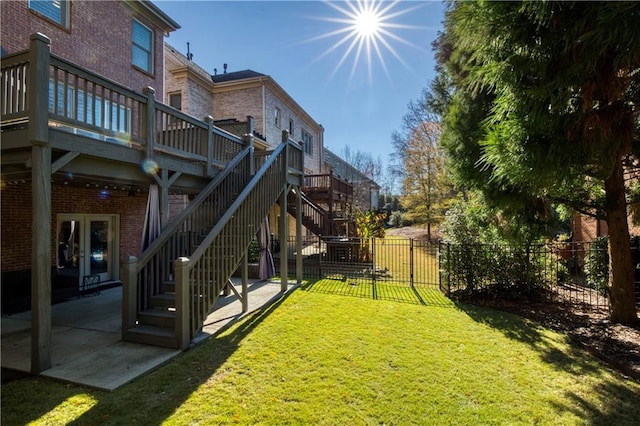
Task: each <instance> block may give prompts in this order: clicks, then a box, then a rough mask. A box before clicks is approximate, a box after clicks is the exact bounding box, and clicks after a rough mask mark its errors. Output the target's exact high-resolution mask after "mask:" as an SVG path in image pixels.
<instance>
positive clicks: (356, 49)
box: [307, 0, 423, 84]
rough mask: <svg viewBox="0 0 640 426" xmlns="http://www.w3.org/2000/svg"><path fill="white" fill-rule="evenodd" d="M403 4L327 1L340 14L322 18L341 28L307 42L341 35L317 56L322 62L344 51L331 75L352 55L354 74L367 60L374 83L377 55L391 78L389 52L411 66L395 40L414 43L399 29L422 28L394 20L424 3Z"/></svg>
mask: <svg viewBox="0 0 640 426" xmlns="http://www.w3.org/2000/svg"><path fill="white" fill-rule="evenodd" d="M399 3H400V0H395V1H386V0H347V1H344V2H335V1H328V0H325V4H327V5H328V6H330V7H331V8H332V9H334V10H335V11H336V12H338V14H337V16H334V17H320V18H318V19H320V20H323V21H327V22H331V23H335V24H337V25H338V28H337V29H334V30H330V31H328V32H326V33H324V34H322V35H320V36H317V37H314V38H312V39H310V40H307V41H316V40H319V39H325V38H332V37H337V38H338V40H337V41H335V42H334V43H333V45H331V46H330V47H329V48H328V49H327V50H326V51H325V52H324V53H323V54H322V55H320V56H319V57H318V58H316V61H318V60H320V59H322V58H324V57H326V56H327V55H329V54H331V53H333V52H335V51H337V50H338V49H342V50H343V53H342V56H341V57H340V59H339V61H338V63H337V65H336V66H335V67H334V69H333V73H332V74H331V76H330V77H329V78H330V79H331V78H332V77H333V76H334V75H335V74H336V73H337V72H338V71H339V70H340V68H342V66H343V65H344V64H345V62H347V60H348V59H349V58H350V57H353V64H352V66H351V77H352V78H353V77H354V76H355V74H356V71H357V69H358V67H359V64H361V63H362V62H364V66H366V69H367V75H368V80H369V83H370V84H372V83H373V63H374V62H375V59H376V58H377V60H378V62H379V63H380V66H381V67H382V69H383V71H384V73H385V74H386V75H387V77H388V78H389V79H390V80H391V77H390V75H389V70H388V68H387V62H386V58H385V56H387V55H386V54H391V55H392V56H393V57H394V58H395V59H396V60H398V61H399V62H400V63H402V64H403V65H404V66H405V67H406V68H410V67H409V66H408V65H407V63H406V62H405V61H404V60H403V59H402V58H401V57H400V55H399V54H398V52H397V50H396V48H395V47H394V46H393V45H392V42H396V43H401V44H405V45H410V46H413V45H412V44H411V43H410V42H408V41H407V40H405V39H404V38H402V37H400V36H399V35H397V34H396V32H397V30H401V29H418V28H419V27H414V26H410V25H403V24H398V23H395V22H394V19H396V18H397V17H399V16H401V15H405V14H407V13H409V12H411V11H414V10H416V9H417V8H419V7H422V6H423V5H421V4H418V5H416V4H415V3H413V4H412V6H410V7H408V8H403V9H398V7H397V6H398V4H399ZM413 47H416V46H413Z"/></svg>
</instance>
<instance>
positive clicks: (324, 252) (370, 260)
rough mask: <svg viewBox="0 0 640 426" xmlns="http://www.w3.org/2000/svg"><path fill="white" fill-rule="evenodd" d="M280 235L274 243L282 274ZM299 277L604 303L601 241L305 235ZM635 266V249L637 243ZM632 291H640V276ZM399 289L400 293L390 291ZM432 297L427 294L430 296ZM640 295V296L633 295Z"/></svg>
mask: <svg viewBox="0 0 640 426" xmlns="http://www.w3.org/2000/svg"><path fill="white" fill-rule="evenodd" d="M279 247H280V244H279V241H277V240H274V241H273V242H272V251H273V253H274V255H275V257H276V259H275V266H276V271H277V273H280V271H279V269H280V261H279V259H278V253H279V250H280V248H279ZM288 247H289V250H288V254H287V258H288V272H289V276H290V277H295V276H296V260H295V255H296V253H295V238H293V237H292V238H291V239H290V241H289V244H288ZM302 257H303V261H302V267H303V271H302V272H303V277H305V278H315V279H320V278H325V279H329V280H333V281H334V282H336V283H340V284H336V285H335V288H334V291H337V292H339V293H345V294H347V293H348V294H352V295H356V296H362V297H373V298H380V294H381V293H383V292H384V293H385V294H386V295H387V296H385V297H387V298H391V299H393V298H402V297H404V296H400V295H399V294H400V293H401V292H402V291H404V290H406V289H411V290H412V292H413V293H415V295H416V296H417V297H418V299H420V300H421V301H422V299H423V298H424V297H425V295H424V294H422V296H421V294H420V293H419V292H418V291H417V290H425V289H428V290H439V291H441V292H442V293H443V294H445V295H447V296H449V297H451V298H454V299H456V298H457V299H460V298H465V297H477V296H480V297H484V296H486V297H495V298H510V297H512V298H519V299H522V298H525V299H528V300H533V301H543V302H555V303H558V302H559V303H562V304H568V305H577V306H580V307H581V308H585V309H608V308H609V298H608V294H607V286H608V263H609V259H608V252H607V246H606V243H605V244H602V242H594V243H549V244H535V245H530V246H527V247H521V248H516V247H511V246H507V245H483V244H464V245H463V244H445V243H430V242H428V241H424V240H414V239H404V238H386V239H380V238H372V239H360V238H342V237H329V238H327V237H323V238H320V237H316V236H312V237H305V238H304V242H303V249H302ZM634 259H635V260H634V262H635V264H636V265H639V264H640V251H639V250H635V249H634ZM637 275H639V276H638V277H637V278H636V291H637V292H638V293H637V294H638V296H640V285H639V283H640V274H637ZM396 293H397V296H394V294H396ZM429 297H430V296H429ZM637 300H638V299H637Z"/></svg>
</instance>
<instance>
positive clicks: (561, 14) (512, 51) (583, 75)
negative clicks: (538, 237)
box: [437, 1, 640, 323]
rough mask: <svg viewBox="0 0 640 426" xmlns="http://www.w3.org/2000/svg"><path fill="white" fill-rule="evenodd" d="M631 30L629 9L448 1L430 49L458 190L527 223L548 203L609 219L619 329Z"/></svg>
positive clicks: (623, 313)
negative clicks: (434, 53)
mask: <svg viewBox="0 0 640 426" xmlns="http://www.w3.org/2000/svg"><path fill="white" fill-rule="evenodd" d="M638 22H640V3H635V2H628V3H624V2H538V1H531V2H522V3H514V2H456V3H453V4H452V5H451V6H450V9H449V10H448V11H447V14H446V19H445V32H444V33H443V34H441V36H440V38H439V40H438V44H437V46H438V49H439V50H438V55H439V56H438V59H439V61H440V63H441V65H442V68H441V70H442V73H443V74H446V78H443V79H441V81H445V82H449V83H450V84H451V87H450V88H447V86H446V85H445V84H443V85H442V86H441V87H442V88H445V89H448V90H447V91H446V93H448V94H449V95H450V98H449V99H447V100H446V102H445V103H444V105H441V107H442V108H443V110H445V117H444V134H443V142H444V145H445V146H446V147H447V150H448V153H449V155H450V156H451V159H452V162H453V166H454V171H455V174H456V177H457V178H458V181H459V182H465V183H466V184H467V185H468V186H470V187H471V188H476V189H478V190H481V191H482V192H483V194H484V199H485V200H488V202H489V203H493V204H494V205H495V206H498V207H500V208H502V209H503V212H504V213H505V214H507V215H515V216H517V215H524V216H526V215H527V214H529V215H530V216H531V217H530V219H531V220H532V221H534V222H535V221H541V222H542V221H544V220H546V219H547V218H548V217H549V216H550V213H549V212H550V211H551V209H550V206H551V204H553V203H562V204H564V205H566V206H569V207H572V208H574V209H577V210H579V211H585V212H590V213H591V214H594V215H598V216H600V217H602V218H604V219H606V221H607V225H608V229H609V244H610V247H609V250H610V253H611V256H610V270H611V273H610V275H609V276H610V296H611V307H612V313H611V318H612V320H613V321H617V322H622V323H635V322H637V315H636V310H635V303H634V292H633V281H634V277H633V264H632V261H631V254H630V253H631V252H630V245H629V229H628V222H627V204H626V199H625V191H626V187H625V179H624V171H625V166H626V165H628V164H630V163H633V162H635V161H636V159H637V158H638V156H637V154H638V145H639V143H638V142H639V140H638V138H639V134H640V120H639V105H640V30H639V29H638ZM527 212H530V213H527Z"/></svg>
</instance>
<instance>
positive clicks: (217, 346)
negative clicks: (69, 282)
mask: <svg viewBox="0 0 640 426" xmlns="http://www.w3.org/2000/svg"><path fill="white" fill-rule="evenodd" d="M291 293H292V291H289V292H287V293H286V294H284V295H282V296H281V297H280V298H279V299H278V300H276V301H274V302H273V303H272V304H270V305H269V306H265V307H263V308H262V309H260V310H257V311H255V312H253V313H251V314H249V315H248V316H247V317H245V318H244V319H242V320H241V322H240V323H239V325H237V326H235V327H236V328H235V329H232V331H231V332H224V331H223V332H221V333H220V334H218V335H216V336H214V337H212V338H209V339H208V340H206V341H205V342H203V343H201V344H200V345H198V346H196V347H194V348H192V349H190V350H188V351H186V352H184V353H182V354H181V355H179V356H178V357H176V358H174V359H172V360H171V361H169V362H168V363H167V364H165V365H164V366H162V367H160V368H159V369H157V370H156V371H154V372H152V373H150V374H148V375H146V376H143V377H140V378H138V379H136V380H134V381H133V382H131V383H129V384H127V385H125V386H122V387H121V388H119V389H117V390H116V391H114V392H111V393H108V392H103V391H99V390H94V389H87V388H83V387H80V386H75V385H65V384H60V385H59V386H57V385H51V384H49V385H47V386H38V382H45V381H48V379H43V378H40V377H34V378H27V379H24V389H26V390H25V392H29V388H31V389H36V390H37V389H39V388H44V389H47V391H48V394H46V395H38V394H37V393H30V394H29V395H28V397H29V400H32V401H34V404H32V406H29V405H30V404H29V402H25V399H24V398H23V397H26V396H27V395H26V394H25V395H23V397H21V396H19V395H13V396H12V395H11V394H7V393H5V392H4V391H5V389H4V388H3V393H2V405H3V407H2V424H3V425H10V424H27V423H30V422H32V421H38V420H42V419H43V418H45V416H47V414H48V413H49V412H51V411H52V410H54V409H55V408H56V407H58V406H60V405H62V404H65V403H67V401H69V400H71V399H73V398H74V397H80V396H82V395H86V396H88V399H90V398H93V399H94V400H95V402H94V405H93V406H92V407H91V408H90V409H89V410H88V411H86V412H85V413H83V414H82V415H80V416H79V417H78V418H76V419H75V420H73V421H71V422H68V420H67V423H66V424H74V425H95V424H160V423H162V422H163V421H165V420H166V419H167V418H168V417H169V416H171V415H172V414H173V413H175V411H176V410H177V409H178V408H179V407H180V406H181V405H182V404H183V403H184V402H185V401H186V400H187V399H188V398H189V396H190V395H191V394H192V393H193V392H194V391H195V390H196V389H198V388H199V387H200V386H201V385H203V384H204V383H206V382H207V381H208V380H210V379H211V378H212V377H213V376H215V375H216V374H217V373H219V371H218V370H219V369H220V367H221V366H222V365H223V364H224V363H225V361H227V359H228V358H229V357H230V356H231V355H232V354H233V353H234V352H235V351H236V350H237V349H238V347H239V346H240V344H241V342H242V341H243V340H244V339H245V338H246V337H247V336H248V335H249V334H250V333H251V332H252V331H253V330H254V329H255V328H256V327H258V326H259V325H260V324H261V323H262V322H263V321H264V320H265V319H266V318H267V317H269V315H270V314H272V313H273V312H274V311H275V310H276V309H277V308H278V307H279V306H280V305H281V304H282V303H283V302H284V301H285V300H286V299H287V298H288V297H289V295H290V294H291ZM231 327H233V325H232V326H231ZM16 384H17V383H16ZM16 393H17V391H16ZM12 405H15V406H18V405H20V406H21V407H20V408H19V409H20V413H17V412H16V411H15V410H17V409H18V408H12ZM25 408H26V409H25Z"/></svg>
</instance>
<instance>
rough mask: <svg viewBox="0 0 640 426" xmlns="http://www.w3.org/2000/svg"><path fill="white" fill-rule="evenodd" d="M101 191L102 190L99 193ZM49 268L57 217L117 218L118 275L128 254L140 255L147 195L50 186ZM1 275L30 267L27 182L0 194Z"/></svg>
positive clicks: (4, 190) (28, 188) (7, 186)
mask: <svg viewBox="0 0 640 426" xmlns="http://www.w3.org/2000/svg"><path fill="white" fill-rule="evenodd" d="M103 191H105V192H104V193H103ZM51 192H52V194H51V213H52V218H51V219H52V221H51V255H52V256H51V265H52V266H55V265H56V259H55V256H56V250H55V248H56V247H55V246H56V241H57V236H56V232H57V230H56V226H57V217H58V215H59V214H109V215H112V214H118V215H120V236H119V237H120V238H119V241H120V248H119V251H120V257H119V259H120V274H121V275H120V276H121V277H122V267H123V265H124V263H125V261H126V260H127V259H128V257H129V255H135V256H139V255H140V242H141V239H142V227H143V225H144V214H145V210H146V205H147V194H146V193H137V194H136V195H135V196H129V195H128V191H126V190H125V191H121V190H112V189H109V190H104V189H103V188H95V187H94V188H86V187H77V186H65V185H56V184H54V185H52V191H51ZM0 206H1V209H2V216H1V218H0V226H1V227H2V229H1V234H0V244H1V246H0V247H1V250H2V272H7V271H19V270H24V269H30V268H31V183H30V182H26V183H23V184H17V185H6V186H4V187H3V188H2V191H1V192H0Z"/></svg>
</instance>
